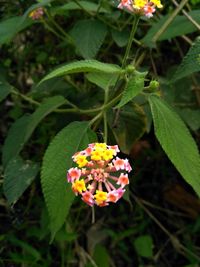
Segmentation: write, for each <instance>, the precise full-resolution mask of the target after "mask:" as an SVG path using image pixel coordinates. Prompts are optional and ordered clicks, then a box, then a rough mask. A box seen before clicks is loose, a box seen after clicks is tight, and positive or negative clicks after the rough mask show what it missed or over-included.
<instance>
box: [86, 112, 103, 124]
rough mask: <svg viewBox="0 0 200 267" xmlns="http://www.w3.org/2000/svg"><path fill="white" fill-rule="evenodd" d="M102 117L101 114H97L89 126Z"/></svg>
mask: <svg viewBox="0 0 200 267" xmlns="http://www.w3.org/2000/svg"><path fill="white" fill-rule="evenodd" d="M102 115H103V114H102V112H100V113H98V114H97V115H96V116H95V117H94V118H93V119H92V120H91V121H90V123H89V125H90V126H91V125H92V124H94V123H95V121H97V120H98V119H99V118H101V116H102Z"/></svg>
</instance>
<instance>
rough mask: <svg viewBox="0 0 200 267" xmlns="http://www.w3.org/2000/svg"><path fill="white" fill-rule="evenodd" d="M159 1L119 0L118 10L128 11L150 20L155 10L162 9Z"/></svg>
mask: <svg viewBox="0 0 200 267" xmlns="http://www.w3.org/2000/svg"><path fill="white" fill-rule="evenodd" d="M162 7H163V5H162V4H161V2H160V0H121V1H120V2H119V5H118V8H120V9H123V8H125V9H128V10H129V11H131V12H132V13H137V14H140V15H144V16H146V17H147V18H151V17H152V16H153V13H154V12H155V11H156V8H162Z"/></svg>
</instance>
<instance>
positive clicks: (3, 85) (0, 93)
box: [0, 79, 12, 102]
mask: <svg viewBox="0 0 200 267" xmlns="http://www.w3.org/2000/svg"><path fill="white" fill-rule="evenodd" d="M11 89H12V88H11V86H10V84H8V83H7V82H6V81H4V80H1V79H0V102H1V101H3V100H4V99H5V98H6V97H7V96H8V95H9V94H10V92H11Z"/></svg>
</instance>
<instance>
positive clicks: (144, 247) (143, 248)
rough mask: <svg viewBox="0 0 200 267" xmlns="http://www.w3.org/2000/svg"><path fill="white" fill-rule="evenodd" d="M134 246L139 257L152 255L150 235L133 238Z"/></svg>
mask: <svg viewBox="0 0 200 267" xmlns="http://www.w3.org/2000/svg"><path fill="white" fill-rule="evenodd" d="M134 247H135V250H136V251H137V254H138V255H140V256H141V257H145V258H152V257H153V240H152V237H151V236H150V235H142V236H139V237H138V238H136V239H135V240H134Z"/></svg>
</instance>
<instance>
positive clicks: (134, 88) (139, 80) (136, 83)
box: [116, 71, 147, 108]
mask: <svg viewBox="0 0 200 267" xmlns="http://www.w3.org/2000/svg"><path fill="white" fill-rule="evenodd" d="M146 75H147V72H138V71H135V72H134V75H133V77H132V78H131V79H130V80H129V82H128V84H127V86H126V88H125V90H124V92H123V95H122V98H121V100H120V102H119V104H118V105H117V106H116V108H121V107H123V106H124V105H125V104H127V103H128V102H129V101H131V100H132V99H133V98H134V97H135V96H137V95H138V94H139V93H141V92H142V90H143V89H144V78H145V76H146Z"/></svg>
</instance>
